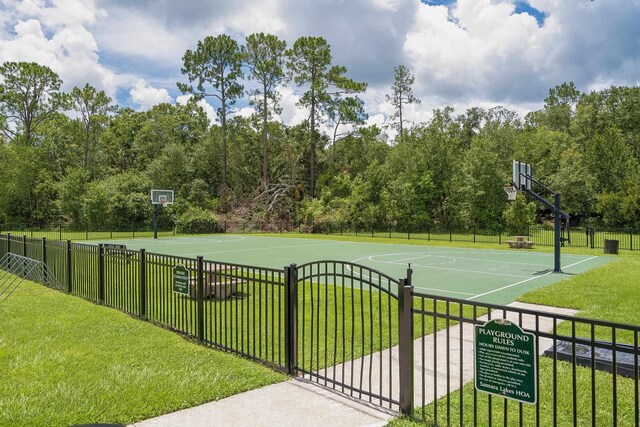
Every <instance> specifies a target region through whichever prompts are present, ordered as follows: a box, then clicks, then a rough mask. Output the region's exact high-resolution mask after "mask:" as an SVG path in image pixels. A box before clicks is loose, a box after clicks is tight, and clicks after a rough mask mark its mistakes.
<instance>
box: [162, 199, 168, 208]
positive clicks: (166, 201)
mask: <svg viewBox="0 0 640 427" xmlns="http://www.w3.org/2000/svg"><path fill="white" fill-rule="evenodd" d="M160 203H161V204H162V207H163V208H166V207H167V206H169V201H168V200H163V201H162V202H160Z"/></svg>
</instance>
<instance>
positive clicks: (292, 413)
mask: <svg viewBox="0 0 640 427" xmlns="http://www.w3.org/2000/svg"><path fill="white" fill-rule="evenodd" d="M509 306H510V307H514V308H527V309H532V310H536V311H542V312H550V313H555V314H564V315H571V316H573V315H575V313H576V312H575V310H569V309H559V308H555V307H546V306H538V305H531V304H523V303H518V302H514V303H511V304H509ZM497 317H502V313H500V312H498V313H497V314H494V315H492V318H497ZM507 318H508V319H510V320H512V321H513V322H514V323H517V322H518V320H519V319H518V315H517V314H515V313H507ZM480 319H481V320H487V316H483V317H482V318H480ZM535 321H536V319H535V317H534V316H523V318H522V322H523V323H522V324H523V327H524V328H525V329H535ZM538 322H539V330H540V331H551V330H552V328H553V321H552V320H551V319H550V318H548V317H540V318H539V319H538ZM461 334H462V339H460V335H461ZM473 336H474V333H473V325H471V324H464V325H463V326H462V327H460V326H459V325H456V326H452V327H450V328H449V329H448V330H442V331H440V332H438V333H436V334H431V335H429V336H427V337H425V338H424V341H423V339H417V340H415V341H414V352H415V353H414V354H415V356H414V357H415V368H414V376H415V377H414V378H415V379H414V384H415V395H414V404H415V406H416V407H418V406H423V405H426V404H429V403H431V402H433V401H434V397H435V398H440V397H442V396H444V395H446V393H447V391H449V392H453V391H456V390H458V389H459V388H460V387H461V386H462V385H464V384H465V383H467V382H469V381H471V380H472V379H473V363H474V362H473V358H474V354H473V349H474V343H473ZM447 342H448V343H449V346H447ZM434 343H435V344H436V354H437V364H436V365H435V366H434V365H433V362H431V363H429V362H427V363H426V366H425V367H424V369H423V366H422V358H421V354H422V348H423V345H424V348H425V349H426V350H425V352H426V359H432V358H431V356H432V355H433V352H434V350H433V348H434ZM460 343H462V344H461V345H462V351H461V349H460ZM549 346H551V340H549V339H544V338H541V339H540V346H539V348H538V350H539V353H542V352H543V351H544V350H545V349H546V348H548V347H549ZM447 347H448V349H449V362H450V366H453V367H456V368H455V369H451V370H450V371H449V375H448V377H449V384H448V386H449V387H448V388H447V365H446V361H447V357H446V351H447ZM460 355H462V367H463V369H462V370H460V369H459V368H458V367H459V366H460ZM389 357H391V360H392V362H395V361H396V360H397V359H398V347H394V348H392V349H391V352H389V351H385V352H383V354H382V356H380V355H379V354H378V353H377V354H376V355H375V357H374V361H373V363H375V366H379V365H378V364H379V363H382V366H388V365H389ZM376 358H377V359H376ZM368 363H370V357H369V356H367V357H365V358H361V359H358V360H357V361H354V362H353V363H351V362H349V363H348V364H345V366H344V368H345V371H344V372H345V378H349V377H350V370H351V368H353V369H354V371H356V372H359V371H360V367H361V366H360V365H361V364H365V365H367V364H368ZM391 365H392V366H393V369H394V372H393V375H392V378H393V380H394V381H393V383H392V384H389V383H388V377H389V375H387V374H385V377H384V378H382V381H383V382H382V384H383V390H389V387H390V386H391V390H392V395H393V397H394V398H395V399H398V397H399V396H398V389H399V387H398V384H397V378H398V372H397V369H398V364H397V363H391ZM367 366H368V365H367ZM367 366H365V367H364V368H365V369H367V370H368V368H367ZM329 371H331V372H336V373H337V374H338V375H336V380H338V381H340V375H341V373H342V365H339V366H337V367H336V369H335V371H334V370H333V368H330V369H327V373H329ZM320 373H321V374H322V373H324V372H322V371H321V372H320ZM423 375H424V382H423V377H422V376H423ZM434 377H435V378H437V382H435V384H436V386H434V380H433V379H434ZM385 379H387V381H386V382H385ZM423 383H424V384H425V387H424V390H423V389H422V384H423ZM379 384H380V378H379V376H374V377H373V378H371V390H372V391H373V392H376V391H377V389H378V388H379ZM363 385H364V386H365V388H369V384H363ZM397 415H398V414H397V413H395V412H394V411H392V410H389V409H386V410H385V409H381V408H379V407H377V406H374V405H369V404H367V403H364V402H362V401H360V400H357V399H354V398H350V397H349V396H344V395H342V394H340V393H338V392H336V391H334V390H332V389H329V388H326V387H322V386H319V385H317V384H315V383H311V382H309V381H308V380H305V379H303V378H295V379H292V380H289V381H286V382H282V383H278V384H273V385H270V386H267V387H263V388H260V389H256V390H251V391H248V392H245V393H241V394H237V395H235V396H231V397H228V398H226V399H222V400H219V401H216V402H211V403H207V404H205V405H201V406H197V407H195V408H189V409H184V410H182V411H178V412H174V413H171V414H167V415H162V416H160V417H157V418H153V419H150V420H146V421H141V422H139V423H136V424H135V426H136V427H170V426H171V427H173V426H194V427H197V426H213V425H216V426H247V425H251V426H274V425H277V426H300V425H304V426H305V427H313V426H329V425H345V426H383V425H386V424H387V422H388V420H390V419H391V418H393V417H395V416H397Z"/></svg>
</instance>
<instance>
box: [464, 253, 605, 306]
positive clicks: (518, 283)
mask: <svg viewBox="0 0 640 427" xmlns="http://www.w3.org/2000/svg"><path fill="white" fill-rule="evenodd" d="M595 258H598V257H595V256H593V257H591V258H587V259H583V260H582V261H578V262H574V263H573V264H569V265H567V266H565V267H564V268H570V267H573V266H574V265H578V264H581V263H583V262H585V261H589V260H592V259H595ZM551 273H553V271H550V272H548V273H544V274H541V275H540V276H535V277H530V278H528V279H527V280H522V281H520V282H516V283H512V284H511V285H507V286H503V287H501V288H498V289H494V290H492V291H489V292H485V293H483V294H479V295H476V296H474V297H471V298H467V301H470V300H472V299H476V298H480V297H483V296H485V295H489V294H493V293H495V292H500V291H502V290H505V289H508V288H512V287H514V286H518V285H521V284H523V283H526V282H530V281H532V280H536V279H539V278H541V277H544V276H548V275H549V274H551Z"/></svg>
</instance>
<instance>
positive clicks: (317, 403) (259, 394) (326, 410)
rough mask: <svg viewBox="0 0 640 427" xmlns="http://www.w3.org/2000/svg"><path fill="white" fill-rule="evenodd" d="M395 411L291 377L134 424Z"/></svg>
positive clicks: (295, 420)
mask: <svg viewBox="0 0 640 427" xmlns="http://www.w3.org/2000/svg"><path fill="white" fill-rule="evenodd" d="M397 415H398V414H396V413H394V412H391V411H389V410H384V409H381V408H378V407H375V406H372V405H371V406H370V405H367V404H365V403H363V402H361V401H359V400H356V399H351V398H349V397H347V396H344V395H342V394H340V393H338V392H335V391H334V390H331V389H328V388H326V387H322V386H319V385H317V384H313V383H310V382H309V381H307V380H304V379H301V378H294V379H292V380H289V381H286V382H282V383H278V384H272V385H270V386H266V387H263V388H260V389H256V390H251V391H247V392H245V393H241V394H237V395H235V396H230V397H227V398H226V399H221V400H219V401H217V402H211V403H207V404H204V405H201V406H197V407H195V408H189V409H183V410H182V411H178V412H174V413H171V414H167V415H162V416H159V417H157V418H152V419H149V420H145V421H140V422H138V423H135V424H134V426H136V427H177V426H189V427H205V426H265V427H267V426H268V427H273V426H305V427H316V426H317V427H321V426H340V425H342V426H384V425H386V424H387V422H388V420H390V419H391V418H394V417H396V416H397Z"/></svg>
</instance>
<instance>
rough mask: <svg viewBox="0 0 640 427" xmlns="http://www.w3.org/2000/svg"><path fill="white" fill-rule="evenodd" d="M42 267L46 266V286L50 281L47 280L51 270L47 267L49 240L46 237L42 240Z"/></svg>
mask: <svg viewBox="0 0 640 427" xmlns="http://www.w3.org/2000/svg"><path fill="white" fill-rule="evenodd" d="M42 265H44V269H43V279H44V283H45V285H46V284H47V282H48V281H49V280H48V278H47V270H48V269H49V267H47V238H46V237H43V238H42Z"/></svg>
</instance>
